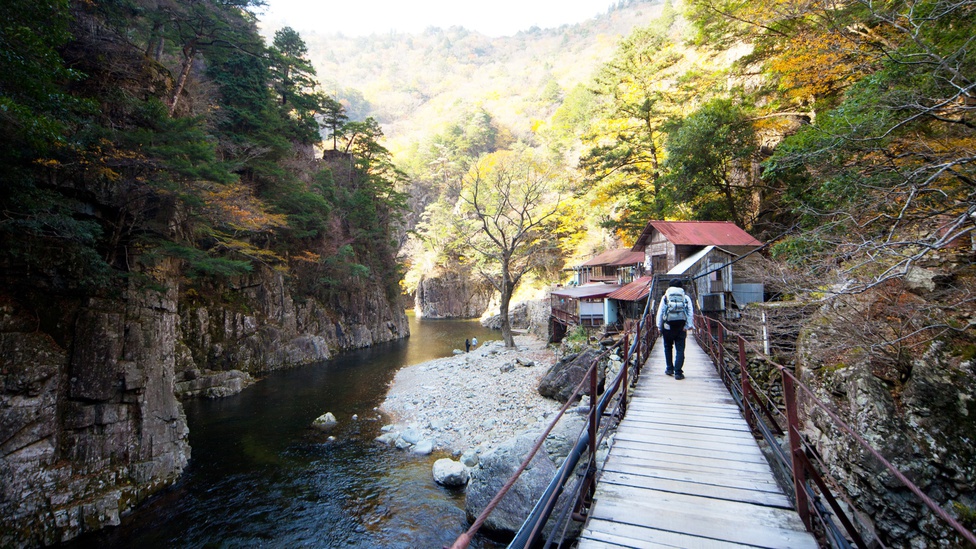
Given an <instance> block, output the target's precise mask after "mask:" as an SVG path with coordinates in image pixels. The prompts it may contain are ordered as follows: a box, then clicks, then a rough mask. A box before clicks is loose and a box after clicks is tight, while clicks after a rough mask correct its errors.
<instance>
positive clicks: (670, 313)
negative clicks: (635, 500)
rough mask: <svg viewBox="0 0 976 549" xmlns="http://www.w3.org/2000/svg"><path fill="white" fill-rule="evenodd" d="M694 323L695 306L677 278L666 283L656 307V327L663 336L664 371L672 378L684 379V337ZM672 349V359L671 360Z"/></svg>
mask: <svg viewBox="0 0 976 549" xmlns="http://www.w3.org/2000/svg"><path fill="white" fill-rule="evenodd" d="M694 325H695V308H694V305H693V304H692V302H691V298H690V297H688V294H686V293H685V290H684V288H682V286H681V281H680V280H678V279H677V278H675V279H672V280H671V282H669V283H668V290H667V291H666V292H664V296H663V297H662V298H661V304H660V305H659V306H658V308H657V329H658V330H660V331H661V336H662V337H663V338H664V363H665V366H666V367H665V370H664V373H665V374H667V375H669V376H670V375H673V376H674V379H684V378H685V374H684V372H683V371H682V368H683V367H684V365H685V338H686V337H687V334H688V330H690V329H691V328H692V327H693V326H694ZM672 351H673V353H674V359H673V360H672Z"/></svg>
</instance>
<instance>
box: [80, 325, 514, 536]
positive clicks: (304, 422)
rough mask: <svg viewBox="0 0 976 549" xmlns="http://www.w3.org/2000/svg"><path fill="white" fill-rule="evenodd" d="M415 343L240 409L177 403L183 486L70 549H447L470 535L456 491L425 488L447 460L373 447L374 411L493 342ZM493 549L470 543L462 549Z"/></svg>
mask: <svg viewBox="0 0 976 549" xmlns="http://www.w3.org/2000/svg"><path fill="white" fill-rule="evenodd" d="M410 333H411V336H410V337H409V338H407V339H406V340H403V341H399V342H393V343H386V344H382V345H378V346H376V347H373V348H371V349H365V350H361V351H353V352H349V353H345V354H343V355H341V356H339V357H336V358H334V359H332V360H329V361H326V362H322V363H318V364H313V365H309V366H303V367H300V368H296V369H292V370H286V371H281V372H274V373H271V374H269V375H268V376H267V377H266V378H264V379H262V380H261V381H260V382H258V383H256V384H254V385H252V386H251V387H249V388H247V389H245V390H244V391H243V392H242V393H240V394H239V395H235V396H232V397H228V398H223V399H219V400H192V401H185V402H184V408H185V409H186V415H187V422H188V423H189V427H190V445H191V447H192V449H193V455H192V458H191V460H190V464H189V466H188V468H187V469H186V471H185V473H184V476H183V478H182V479H181V480H180V482H179V483H178V484H177V485H175V486H174V487H173V488H171V489H168V490H166V491H165V492H164V493H163V494H161V495H159V496H156V497H154V498H153V499H151V500H150V501H149V502H147V503H146V504H144V505H143V506H141V507H140V508H139V509H138V510H137V511H136V512H134V513H133V514H131V515H129V516H127V517H125V518H124V519H123V523H122V525H121V526H119V527H116V528H109V529H107V530H106V531H104V532H100V533H97V534H94V535H89V536H86V537H83V538H80V539H78V540H77V541H75V542H73V543H71V544H67V545H65V547H71V548H76V547H86V548H87V547H99V548H102V547H107V548H116V547H118V548H122V547H125V548H137V549H148V548H155V547H323V548H331V547H342V548H364V549H365V548H385V547H392V548H410V549H414V548H427V547H430V548H440V547H443V546H450V545H451V543H453V541H454V540H455V538H456V537H457V536H458V535H460V534H461V533H463V532H464V531H465V530H466V529H467V528H468V522H467V520H466V518H465V514H464V493H463V490H455V489H447V488H444V487H441V486H438V485H437V484H435V483H434V482H433V480H432V478H431V466H432V465H433V463H434V461H436V460H437V459H438V458H441V457H446V456H445V455H444V454H437V453H435V454H434V455H431V456H415V455H411V454H410V453H408V452H403V451H399V450H396V449H393V448H390V447H386V446H383V445H381V444H378V443H376V442H375V441H374V440H373V439H374V438H375V437H376V436H378V435H379V434H380V427H382V426H383V425H384V424H385V423H386V421H385V419H384V418H381V417H380V414H379V413H378V412H377V411H376V407H378V406H379V405H380V404H381V403H382V402H383V400H384V398H385V396H386V391H387V387H388V385H389V383H390V381H392V379H393V376H394V375H395V374H396V372H397V370H398V369H400V368H401V367H403V366H407V365H412V364H417V363H420V362H424V361H427V360H431V359H434V358H439V357H443V356H448V355H450V354H451V352H452V351H453V350H454V349H463V348H464V340H465V338H468V337H477V338H478V339H479V341H488V340H493V339H500V335H499V333H498V332H492V331H490V330H487V329H485V328H483V327H482V326H481V325H480V324H479V323H478V322H477V321H448V320H418V319H416V318H414V317H413V316H412V315H411V316H410ZM325 412H332V413H333V414H335V416H336V418H337V419H338V420H339V425H338V426H337V427H336V428H335V429H334V430H333V431H331V432H330V433H328V434H324V433H321V432H318V431H316V430H314V429H312V428H310V427H309V425H310V424H311V422H312V420H314V419H315V418H316V417H318V416H319V415H321V414H324V413H325ZM353 414H358V416H359V419H358V420H356V421H353V420H352V419H351V418H352V416H353ZM329 435H332V436H335V440H334V441H329V440H328V436H329ZM496 546H497V545H496V544H494V543H492V542H491V541H488V540H486V539H478V540H476V541H475V543H473V544H472V546H471V547H473V548H489V547H496Z"/></svg>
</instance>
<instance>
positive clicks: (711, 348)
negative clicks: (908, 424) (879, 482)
mask: <svg viewBox="0 0 976 549" xmlns="http://www.w3.org/2000/svg"><path fill="white" fill-rule="evenodd" d="M697 324H698V325H697V326H696V335H697V337H698V339H699V341H702V340H703V339H704V341H703V343H705V344H706V345H704V346H705V348H706V351H707V352H708V353H709V355H710V356H711V357H712V360H713V361H714V363H715V366H716V368H718V369H719V370H720V372H721V373H722V378H723V380H724V381H725V382H726V385H729V389H730V390H732V389H737V390H738V391H739V392H740V394H742V400H741V401H739V400H738V399H736V402H737V403H738V404H739V405H740V406H741V407H742V410H743V415H744V416H745V418H746V420H747V422H748V423H749V425H750V427H752V428H753V429H756V430H758V431H759V432H760V433H761V434H762V436H764V437H765V438H767V439H768V442H769V443H770V447H772V448H775V449H776V450H778V451H780V448H779V445H778V443H777V441H775V439H773V434H772V433H771V432H770V430H769V426H768V425H767V424H766V422H763V421H759V419H760V418H759V417H758V416H757V415H756V414H755V413H754V410H753V409H752V407H751V406H752V404H753V402H752V401H753V400H754V399H755V398H757V397H758V396H759V395H758V388H757V387H755V386H754V385H753V384H752V383H751V382H750V379H751V376H750V374H749V372H748V370H749V365H748V360H747V357H746V348H747V347H748V348H750V349H751V350H753V351H754V353H755V355H756V356H757V357H759V358H760V359H761V360H763V361H764V362H765V363H767V364H769V365H770V366H772V367H773V368H775V369H776V370H777V371H778V372H779V374H780V376H781V378H782V384H783V397H784V405H785V409H786V416H787V429H786V434H787V437H788V440H789V452H788V453H784V452H782V451H780V452H779V456H778V457H779V459H780V460H781V461H785V462H786V463H785V465H786V466H787V469H788V471H789V474H790V475H791V477H792V480H793V486H794V493H793V498H794V504H795V505H796V507H797V511H798V512H799V513H800V517H801V519H802V520H803V522H804V524H806V526H807V529H808V530H812V524H811V519H812V516H811V507H812V508H813V511H814V512H815V514H816V515H817V516H818V517H819V518H820V519H821V522H822V524H823V526H824V528H825V531H826V532H827V533H828V534H829V535H830V536H831V538H832V539H833V540H834V541H835V543H837V544H838V545H840V546H842V547H843V546H849V545H848V543H849V542H847V540H846V539H843V538H842V537H841V533H840V531H839V529H838V528H837V526H836V525H835V524H833V522H832V521H831V520H830V519H829V517H828V516H827V515H829V513H827V512H826V509H824V508H823V506H822V504H821V502H820V501H819V498H818V495H817V494H818V493H819V495H820V496H822V497H823V498H824V499H826V500H827V503H828V504H829V505H830V508H831V510H832V511H833V512H834V514H835V515H836V516H837V517H838V519H839V520H840V521H841V523H842V524H843V527H844V530H846V532H847V535H848V536H849V537H850V538H851V539H852V540H853V542H854V544H856V545H857V546H858V547H867V544H866V543H865V542H864V540H863V539H862V538H861V536H860V534H859V533H858V532H857V530H856V528H855V527H854V525H853V523H852V522H851V520H850V518H849V517H848V516H847V514H846V513H845V511H844V510H843V508H842V507H841V506H840V505H839V504H838V502H837V501H836V499H835V498H834V495H833V494H832V493H831V491H830V489H829V487H828V486H827V483H826V481H825V479H824V478H823V475H822V474H821V472H820V470H818V468H817V467H815V466H814V464H813V463H812V462H811V461H810V458H809V457H808V456H807V453H806V451H805V448H807V447H810V446H809V444H808V443H807V441H806V440H805V439H804V437H803V434H802V433H801V431H800V420H799V417H798V414H797V398H796V397H797V392H800V393H802V394H803V395H804V398H806V399H808V400H809V402H810V403H811V404H812V405H813V406H815V407H816V408H818V409H819V410H820V411H822V412H824V413H825V414H826V416H827V417H829V418H830V419H831V420H832V422H833V424H834V426H835V427H837V428H838V429H840V430H841V431H843V432H844V433H846V434H847V435H848V436H850V437H851V438H852V439H853V440H854V441H855V442H856V443H857V444H858V445H859V446H860V447H861V448H863V449H864V450H866V451H867V452H868V453H870V454H871V455H872V456H873V457H874V458H875V459H876V460H877V461H878V463H880V464H881V465H882V466H884V468H885V469H887V470H888V472H890V473H891V474H892V476H894V477H895V478H897V479H898V480H899V481H900V482H901V483H902V484H903V485H904V486H905V487H906V488H908V489H909V490H910V491H911V492H912V493H914V494H915V495H916V496H917V497H918V498H919V499H920V500H921V501H922V502H923V503H924V504H925V505H926V506H927V507H928V508H929V509H931V510H932V512H934V513H935V514H936V515H937V516H938V517H939V518H941V519H942V520H943V521H945V523H946V524H948V525H949V526H951V527H952V529H953V530H955V531H956V533H958V534H959V535H960V536H962V537H963V538H964V539H966V540H967V541H968V542H969V543H971V544H973V545H974V546H976V535H974V534H973V532H971V531H969V530H968V529H966V528H965V527H964V526H963V525H962V524H960V523H959V522H958V521H957V520H956V519H955V518H953V517H952V516H950V515H949V514H948V513H947V512H946V511H945V510H944V509H942V507H940V506H939V505H938V503H936V502H935V501H934V500H932V498H930V497H929V496H927V495H925V493H923V492H922V490H921V489H920V488H918V486H916V485H915V484H914V483H913V482H911V481H910V480H909V479H908V478H907V477H906V476H905V475H904V474H903V473H902V472H901V471H899V470H898V469H897V468H895V466H894V465H892V464H891V463H890V462H889V461H888V460H887V459H885V458H884V456H882V455H881V453H880V452H878V451H877V450H876V449H874V447H873V446H871V444H870V443H868V442H867V440H865V439H864V438H863V437H862V436H860V435H859V434H857V433H856V432H854V430H853V429H852V428H851V427H850V426H849V425H848V424H847V423H846V422H845V421H844V420H843V419H841V418H840V417H839V416H838V415H837V414H836V413H835V412H834V411H833V410H831V409H830V407H828V406H827V405H826V404H825V403H824V402H823V401H821V400H820V399H819V398H818V397H817V396H816V395H815V394H814V392H813V391H812V390H811V389H810V388H809V387H807V386H806V385H805V384H803V383H802V382H801V381H800V380H799V379H798V378H797V377H796V376H795V375H794V374H793V372H791V371H790V370H789V368H787V367H785V366H783V365H781V364H778V363H776V362H774V361H772V360H770V358H769V357H768V356H766V354H765V353H763V352H762V351H761V350H760V349H759V348H758V347H757V346H756V345H754V344H752V343H751V342H749V341H748V340H746V339H745V338H744V337H743V336H742V335H740V334H737V333H735V332H733V331H731V330H728V328H726V327H725V325H724V324H722V323H721V322H719V321H718V320H715V319H711V318H704V317H699V320H698V323H697ZM727 335H733V336H735V338H736V340H737V343H738V348H739V349H738V350H739V352H738V357H737V358H738V366H739V374H740V375H739V380H738V382H739V385H738V386H735V387H734V385H735V382H736V380H735V379H734V378H733V376H731V375H730V372H727V370H728V368H727V365H726V363H725V356H724V344H725V340H726V336H727ZM733 394H734V391H733ZM758 404H759V405H760V406H761V407H762V409H763V411H764V412H765V415H766V419H767V420H769V422H770V423H772V424H773V426H774V427H775V428H777V429H779V425H778V423H777V422H776V421H775V420H774V418H773V417H772V414H771V413H770V412H769V410H768V409H766V407H765V404H764V403H762V402H758ZM810 482H812V483H813V484H814V485H815V486H816V488H817V490H819V492H815V491H814V486H811V485H810Z"/></svg>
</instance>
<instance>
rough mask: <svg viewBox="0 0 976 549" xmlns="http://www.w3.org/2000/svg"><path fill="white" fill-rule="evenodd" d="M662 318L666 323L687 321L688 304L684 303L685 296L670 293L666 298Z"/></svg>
mask: <svg viewBox="0 0 976 549" xmlns="http://www.w3.org/2000/svg"><path fill="white" fill-rule="evenodd" d="M663 318H664V320H665V321H667V322H676V321H679V320H680V321H687V320H688V303H687V302H686V301H685V294H683V293H680V292H672V293H670V294H668V295H667V296H666V299H665V300H664V317H663Z"/></svg>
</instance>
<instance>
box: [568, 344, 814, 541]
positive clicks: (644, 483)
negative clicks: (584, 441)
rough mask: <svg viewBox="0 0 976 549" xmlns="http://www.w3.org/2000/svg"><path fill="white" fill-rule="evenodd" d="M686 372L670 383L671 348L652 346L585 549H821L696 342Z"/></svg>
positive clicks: (604, 477)
mask: <svg viewBox="0 0 976 549" xmlns="http://www.w3.org/2000/svg"><path fill="white" fill-rule="evenodd" d="M684 372H685V375H686V378H685V379H683V380H680V381H678V380H675V379H674V378H672V377H670V376H666V375H664V345H663V343H661V342H660V341H659V342H658V343H657V344H656V345H654V348H653V350H652V352H651V355H650V358H649V359H648V361H647V363H646V365H645V366H644V368H643V374H642V375H641V377H640V379H639V381H638V384H637V387H636V391H635V393H634V395H633V398H632V400H631V401H630V403H629V405H628V408H627V414H626V416H625V418H624V419H623V421H622V422H621V424H620V426H619V428H618V429H617V433H616V435H615V436H614V438H613V444H612V446H611V450H610V455H609V457H608V458H607V460H606V463H605V464H604V467H603V471H602V474H601V475H599V482H598V484H597V487H596V493H595V496H594V500H593V505H592V507H591V508H590V512H589V518H588V520H587V522H586V526H585V528H584V531H583V535H582V537H581V539H580V542H579V547H580V549H594V548H611V547H639V548H643V547H686V548H691V547H717V548H722V547H771V548H781V547H790V548H803V547H817V546H818V545H817V542H816V540H815V539H814V537H813V536H812V535H811V534H810V533H808V532H807V531H806V528H805V527H804V525H803V522H802V521H801V520H800V516H799V514H797V512H796V511H794V510H793V507H792V504H791V503H790V500H789V499H788V498H787V497H786V496H785V495H784V492H783V489H782V488H781V486H780V485H779V484H778V483H777V482H776V480H775V478H774V477H773V473H772V470H771V469H770V466H769V463H768V461H767V460H766V458H765V456H764V455H763V453H762V452H761V451H760V449H759V446H758V444H757V443H756V440H755V438H754V437H753V436H752V433H751V431H750V429H749V426H748V424H747V423H746V421H745V419H743V417H742V415H741V412H740V411H739V408H738V406H737V405H736V403H735V401H733V399H732V397H731V395H730V394H729V391H728V390H727V389H726V388H725V385H724V384H723V383H722V380H721V379H720V378H719V376H718V375H717V373H716V371H715V367H714V366H713V365H712V362H711V361H710V359H709V357H708V356H707V355H706V354H705V352H704V351H702V349H701V347H699V346H698V344H697V343H696V341H695V338H694V337H693V336H692V335H691V334H689V337H688V340H687V348H686V352H685V366H684Z"/></svg>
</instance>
